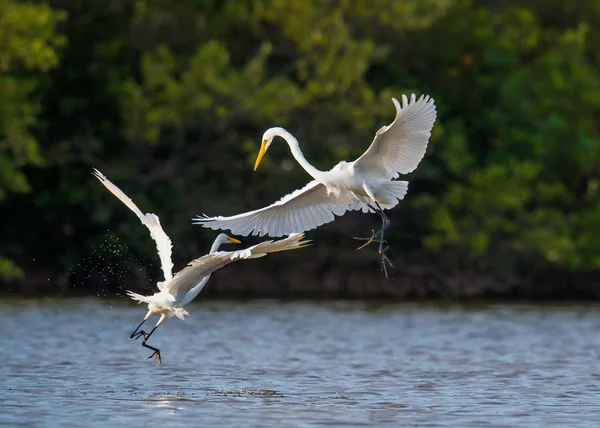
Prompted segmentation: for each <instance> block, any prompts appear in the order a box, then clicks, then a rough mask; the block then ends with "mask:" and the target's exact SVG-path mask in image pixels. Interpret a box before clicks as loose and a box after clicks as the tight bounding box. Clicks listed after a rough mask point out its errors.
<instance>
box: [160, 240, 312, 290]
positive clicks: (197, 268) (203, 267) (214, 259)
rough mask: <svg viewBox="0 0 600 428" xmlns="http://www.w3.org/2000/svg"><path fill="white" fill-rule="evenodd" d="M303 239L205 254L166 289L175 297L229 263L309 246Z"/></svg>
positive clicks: (191, 263)
mask: <svg viewBox="0 0 600 428" xmlns="http://www.w3.org/2000/svg"><path fill="white" fill-rule="evenodd" d="M303 239H304V234H303V233H300V234H293V235H290V236H288V237H287V238H285V239H280V240H278V241H265V242H261V243H260V244H258V245H254V246H252V247H249V248H246V249H245V250H239V251H217V252H216V253H212V254H207V255H205V256H202V257H200V258H199V259H196V260H192V261H191V262H190V263H189V264H188V265H187V267H185V268H184V269H182V270H180V271H179V272H177V273H176V274H175V276H174V277H173V279H172V280H171V282H170V283H169V284H168V285H167V289H168V291H169V293H170V294H171V295H172V296H177V293H179V292H186V291H188V290H190V289H192V288H193V287H195V286H196V284H198V283H199V282H200V281H202V279H203V278H205V277H206V276H208V275H210V274H211V273H213V272H214V271H216V270H217V269H221V268H222V267H223V266H226V265H228V264H229V263H233V262H235V261H238V260H246V259H257V258H259V257H264V256H266V255H267V254H269V253H276V252H279V251H288V250H297V249H299V248H302V247H305V246H307V245H309V243H310V241H305V240H303Z"/></svg>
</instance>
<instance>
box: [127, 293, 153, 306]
mask: <svg viewBox="0 0 600 428" xmlns="http://www.w3.org/2000/svg"><path fill="white" fill-rule="evenodd" d="M127 295H128V296H129V297H131V298H132V299H133V300H137V302H138V305H139V304H140V303H142V302H144V303H150V296H142V295H141V294H137V293H134V292H133V291H129V290H128V291H127Z"/></svg>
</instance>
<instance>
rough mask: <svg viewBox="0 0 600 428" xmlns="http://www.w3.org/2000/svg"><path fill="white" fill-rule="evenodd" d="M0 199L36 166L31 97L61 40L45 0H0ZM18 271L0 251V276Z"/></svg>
mask: <svg viewBox="0 0 600 428" xmlns="http://www.w3.org/2000/svg"><path fill="white" fill-rule="evenodd" d="M0 10H2V13H1V14H0V203H2V200H3V199H5V197H6V193H7V192H19V193H27V192H29V191H30V190H31V188H30V185H29V182H28V180H27V178H26V176H25V174H24V172H23V167H24V166H26V165H30V164H31V165H42V164H43V158H42V156H41V154H40V150H39V146H38V142H37V140H36V138H35V136H34V135H33V134H32V127H33V126H34V125H35V124H36V122H37V119H38V114H39V111H40V105H39V103H38V101H39V100H38V97H37V96H36V89H37V87H38V85H39V79H40V74H43V73H46V72H48V70H50V69H51V68H53V67H55V66H56V65H57V64H58V52H57V49H58V48H60V46H62V45H63V44H64V42H65V38H64V37H63V36H62V35H57V34H56V32H55V27H56V25H57V23H58V22H60V21H61V20H63V19H64V18H65V15H64V13H62V12H59V11H54V10H52V9H51V8H50V7H49V6H47V5H45V4H28V3H21V2H17V1H13V0H0ZM21 275H22V271H21V269H19V268H18V267H17V266H16V265H15V264H14V263H13V262H11V261H10V260H9V259H7V258H5V257H2V255H1V254H0V277H4V278H6V279H11V278H15V277H19V276H21Z"/></svg>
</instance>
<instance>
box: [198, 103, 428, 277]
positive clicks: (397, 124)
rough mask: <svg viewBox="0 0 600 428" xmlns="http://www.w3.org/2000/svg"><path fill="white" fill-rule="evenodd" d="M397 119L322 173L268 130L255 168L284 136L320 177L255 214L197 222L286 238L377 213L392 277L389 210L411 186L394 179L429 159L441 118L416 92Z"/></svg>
mask: <svg viewBox="0 0 600 428" xmlns="http://www.w3.org/2000/svg"><path fill="white" fill-rule="evenodd" d="M392 101H393V103H394V106H395V107H396V118H395V119H394V121H393V122H392V123H391V124H390V125H389V126H383V127H382V128H381V129H379V131H377V133H376V134H375V139H374V140H373V142H372V143H371V146H370V147H369V148H368V149H367V151H366V152H365V153H363V155H362V156H360V157H359V158H358V159H356V160H355V161H354V162H345V161H342V162H340V163H339V164H337V165H336V166H335V167H333V168H332V169H331V170H330V171H320V170H318V169H317V168H315V167H314V166H312V165H311V164H310V163H309V162H308V161H307V160H306V158H305V157H304V155H303V154H302V151H301V150H300V146H299V144H298V140H297V139H296V138H294V136H293V135H292V134H290V133H289V132H288V131H286V130H285V129H283V128H270V129H268V130H267V131H266V132H265V133H264V135H263V139H262V145H261V147H260V151H259V153H258V157H257V159H256V164H255V165H254V170H255V171H256V169H257V168H258V165H259V164H260V161H261V160H262V158H263V156H264V154H265V153H266V151H267V150H268V149H269V146H270V145H271V142H272V141H273V138H275V137H277V136H279V137H282V138H283V139H284V140H285V141H286V142H287V144H288V146H289V147H290V150H291V152H292V155H293V156H294V158H295V159H296V161H297V162H298V163H299V164H300V166H302V168H304V170H305V171H306V172H307V173H308V174H309V175H310V176H312V178H313V179H314V180H313V181H311V182H310V183H308V184H307V185H306V186H304V187H303V188H302V189H299V190H296V191H294V192H292V193H290V194H289V195H286V196H284V197H283V198H282V199H281V200H279V201H277V202H275V203H274V204H272V205H269V206H267V207H265V208H261V209H258V210H255V211H250V212H247V213H243V214H238V215H234V216H230V217H223V216H216V217H208V216H206V215H204V216H199V217H196V218H195V219H194V222H195V224H201V225H202V226H204V227H207V228H210V229H223V230H226V229H229V230H231V231H232V232H233V233H234V234H236V235H242V236H244V235H250V234H252V235H259V236H264V235H269V236H283V235H287V234H290V233H298V232H304V231H307V230H310V229H314V228H316V227H318V226H321V225H322V224H325V223H329V222H330V221H333V220H334V218H335V216H336V215H337V216H341V215H343V214H344V213H345V212H346V211H350V210H361V211H362V212H375V213H378V214H379V215H380V216H381V219H382V222H383V224H382V227H381V229H380V230H379V231H378V232H377V233H375V232H374V231H373V235H372V236H371V237H370V238H358V239H365V240H367V243H366V244H365V245H363V246H361V247H359V249H360V248H363V247H365V246H366V245H368V244H370V243H371V242H374V241H375V242H379V254H380V257H381V265H382V271H383V272H384V273H385V275H386V276H387V269H386V265H385V263H386V262H387V263H389V264H390V265H391V263H390V261H389V259H388V258H387V257H386V256H385V251H386V250H387V247H386V248H383V245H384V242H385V241H384V231H385V229H386V228H387V227H388V226H389V224H390V221H389V219H388V218H387V216H386V215H385V213H384V210H387V209H390V208H393V207H395V206H396V205H397V204H398V203H399V201H400V200H401V199H403V198H404V195H405V194H406V191H407V189H408V182H406V181H394V179H395V178H398V176H399V174H400V173H401V174H408V173H410V172H412V171H414V170H415V168H416V167H417V166H418V165H419V162H420V161H421V159H422V158H423V156H424V155H425V150H426V149H427V142H428V140H429V137H430V136H431V129H432V128H433V124H434V122H435V119H436V109H435V104H434V100H433V98H430V97H428V96H421V97H420V98H419V99H418V100H417V99H416V97H415V95H414V94H412V95H411V97H410V101H409V100H408V98H407V97H406V96H405V95H402V104H400V103H399V102H398V101H397V100H396V99H395V98H392Z"/></svg>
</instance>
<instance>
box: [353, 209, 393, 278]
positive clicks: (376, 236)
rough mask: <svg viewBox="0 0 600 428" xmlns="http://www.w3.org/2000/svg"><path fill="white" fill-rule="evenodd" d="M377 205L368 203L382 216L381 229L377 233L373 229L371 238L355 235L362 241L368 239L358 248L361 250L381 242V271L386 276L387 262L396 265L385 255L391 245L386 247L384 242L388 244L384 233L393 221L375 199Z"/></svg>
mask: <svg viewBox="0 0 600 428" xmlns="http://www.w3.org/2000/svg"><path fill="white" fill-rule="evenodd" d="M375 205H376V207H374V206H373V205H371V204H367V206H368V207H369V208H370V209H372V210H373V211H375V212H376V213H377V214H379V215H380V216H381V222H382V223H381V229H379V230H378V231H377V233H376V232H375V231H374V230H373V235H372V236H371V237H370V238H357V237H355V238H354V239H358V240H361V241H367V242H366V243H364V244H363V245H361V246H360V247H358V248H357V250H361V249H363V248H364V247H366V246H367V245H369V244H370V243H372V242H379V251H378V252H379V257H380V259H381V272H382V273H384V274H385V277H386V278H387V277H388V274H387V267H386V263H388V264H389V265H390V266H391V267H394V265H393V264H392V262H390V259H389V258H388V257H387V256H386V255H385V253H386V251H387V250H388V249H389V245H386V246H385V247H384V244H386V243H387V242H386V241H385V239H384V234H385V230H386V229H387V228H388V227H389V226H390V224H391V222H390V219H389V218H388V217H387V215H385V213H384V212H383V209H382V208H381V206H380V205H379V203H378V202H377V201H375Z"/></svg>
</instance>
